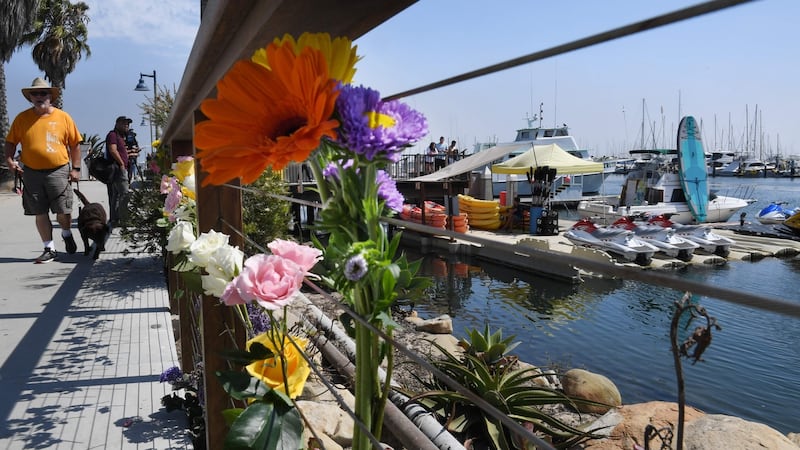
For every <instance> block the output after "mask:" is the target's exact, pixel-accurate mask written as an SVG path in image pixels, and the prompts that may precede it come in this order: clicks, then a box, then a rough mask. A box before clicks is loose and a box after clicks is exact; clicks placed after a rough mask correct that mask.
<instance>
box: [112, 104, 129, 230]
mask: <svg viewBox="0 0 800 450" xmlns="http://www.w3.org/2000/svg"><path fill="white" fill-rule="evenodd" d="M131 122H133V120H132V119H129V118H127V117H125V116H119V117H117V120H115V121H114V129H113V130H111V131H109V132H108V134H107V135H106V158H108V159H110V160H111V161H112V162H114V163H116V166H117V167H115V169H114V173H113V175H112V176H111V178H110V180H109V182H108V183H107V184H106V186H107V188H108V209H109V212H108V215H109V220H108V225H109V226H110V227H114V226H116V225H118V224H119V222H120V221H124V220H125V219H126V218H127V217H128V189H129V183H128V150H127V147H126V146H125V138H126V137H127V136H128V129H129V128H130V125H131Z"/></svg>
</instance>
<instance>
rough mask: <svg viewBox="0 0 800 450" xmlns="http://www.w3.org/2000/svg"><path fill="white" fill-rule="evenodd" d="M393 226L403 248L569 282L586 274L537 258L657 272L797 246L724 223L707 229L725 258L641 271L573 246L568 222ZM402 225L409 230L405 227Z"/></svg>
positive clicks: (798, 247) (782, 252)
mask: <svg viewBox="0 0 800 450" xmlns="http://www.w3.org/2000/svg"><path fill="white" fill-rule="evenodd" d="M398 222H399V223H400V224H401V225H403V228H404V231H403V239H404V240H405V242H406V244H411V245H416V246H420V247H421V248H427V249H436V250H438V251H443V252H446V253H449V254H460V255H464V256H467V257H472V258H478V259H486V260H489V261H492V262H494V263H497V264H501V265H505V266H508V267H512V268H515V269H519V270H525V271H530V272H533V273H535V274H537V275H542V276H547V277H552V278H556V279H563V280H566V281H572V282H580V281H581V280H582V279H583V277H585V276H587V275H589V273H587V272H585V271H583V270H580V269H578V268H576V267H575V266H573V265H572V264H569V263H563V262H560V261H558V260H555V259H554V260H549V261H548V262H547V264H542V263H541V261H542V260H541V258H542V256H545V257H546V256H547V253H544V252H549V253H555V254H559V255H565V256H570V257H573V258H581V259H585V260H590V261H592V262H594V263H598V262H599V263H601V264H608V265H610V266H625V267H630V268H636V269H640V270H662V271H670V270H675V269H681V268H685V267H689V268H691V267H703V266H713V265H724V264H727V263H728V262H729V261H757V260H760V259H764V258H770V257H775V258H784V257H794V256H796V255H798V254H800V241H794V240H790V239H779V238H769V237H762V236H750V235H742V234H738V233H736V232H735V227H734V226H733V224H729V223H724V224H723V223H718V224H709V225H710V226H712V228H714V232H715V233H716V234H719V235H720V236H724V237H727V238H730V239H733V240H734V241H735V244H733V245H731V247H730V253H729V254H728V255H727V256H726V257H722V256H718V255H715V254H712V253H708V252H705V251H703V250H702V249H696V250H695V251H694V255H693V257H692V259H691V260H690V261H682V260H679V259H676V258H671V257H668V256H666V255H664V254H662V253H656V254H655V255H654V256H653V259H652V261H651V263H650V264H649V265H647V266H640V265H638V264H635V263H633V262H620V261H617V259H616V258H614V256H612V255H611V254H609V253H606V252H604V251H601V250H596V249H591V248H588V247H582V246H577V245H575V244H573V243H572V242H570V241H569V240H567V238H565V237H564V231H565V230H567V229H569V228H570V227H571V226H572V225H573V224H574V223H575V222H574V221H571V220H564V219H561V220H560V221H559V232H558V234H554V235H549V236H547V235H532V234H530V233H527V232H524V231H521V230H515V231H514V232H508V231H489V230H480V229H470V230H469V231H467V232H466V233H463V234H462V233H453V232H450V231H446V230H444V231H438V232H436V231H432V230H433V229H432V228H431V227H423V226H420V225H418V224H409V223H408V222H404V221H394V220H393V221H392V223H393V224H397V223H398ZM405 224H408V225H407V226H406V225H405ZM439 233H441V234H439ZM565 259H566V258H565Z"/></svg>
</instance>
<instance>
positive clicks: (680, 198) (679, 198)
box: [669, 189, 686, 202]
mask: <svg viewBox="0 0 800 450" xmlns="http://www.w3.org/2000/svg"><path fill="white" fill-rule="evenodd" d="M669 201H671V202H685V201H686V196H685V195H684V194H683V189H675V190H673V191H672V198H671V199H670V200H669Z"/></svg>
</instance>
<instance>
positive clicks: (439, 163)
mask: <svg viewBox="0 0 800 450" xmlns="http://www.w3.org/2000/svg"><path fill="white" fill-rule="evenodd" d="M435 147H436V163H435V164H434V169H435V170H439V169H442V168H444V166H445V165H446V164H447V144H445V143H444V136H441V137H439V143H438V144H436V146H435Z"/></svg>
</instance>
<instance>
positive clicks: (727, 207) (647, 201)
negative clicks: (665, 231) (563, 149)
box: [577, 149, 750, 225]
mask: <svg viewBox="0 0 800 450" xmlns="http://www.w3.org/2000/svg"><path fill="white" fill-rule="evenodd" d="M630 153H631V156H635V157H636V163H635V167H634V168H633V169H632V170H631V171H630V172H629V173H628V175H627V177H626V178H625V182H624V184H623V185H622V192H621V193H620V196H619V199H618V200H617V202H616V203H615V204H612V203H609V202H602V201H582V202H580V203H578V208H577V210H578V214H579V215H580V217H582V218H590V219H592V220H593V221H595V222H597V223H601V224H606V225H608V224H611V223H613V222H614V221H616V220H617V219H620V218H622V217H626V216H640V217H641V216H656V215H659V214H669V215H670V220H671V221H672V222H675V223H682V224H690V223H694V217H693V216H692V213H691V211H690V210H689V205H688V204H687V203H686V197H685V196H684V193H683V188H682V187H681V182H680V177H681V175H680V173H679V170H678V164H677V161H676V158H677V151H676V150H663V149H654V150H632V151H631V152H630ZM709 199H710V200H709V202H708V208H707V218H706V221H707V222H725V221H727V220H728V219H730V218H731V216H733V214H735V213H736V212H737V211H739V210H740V209H742V208H744V207H745V206H747V205H748V204H749V203H750V202H749V201H748V200H744V199H740V198H736V197H726V196H721V195H715V194H713V193H712V194H711V195H710V196H709Z"/></svg>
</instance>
